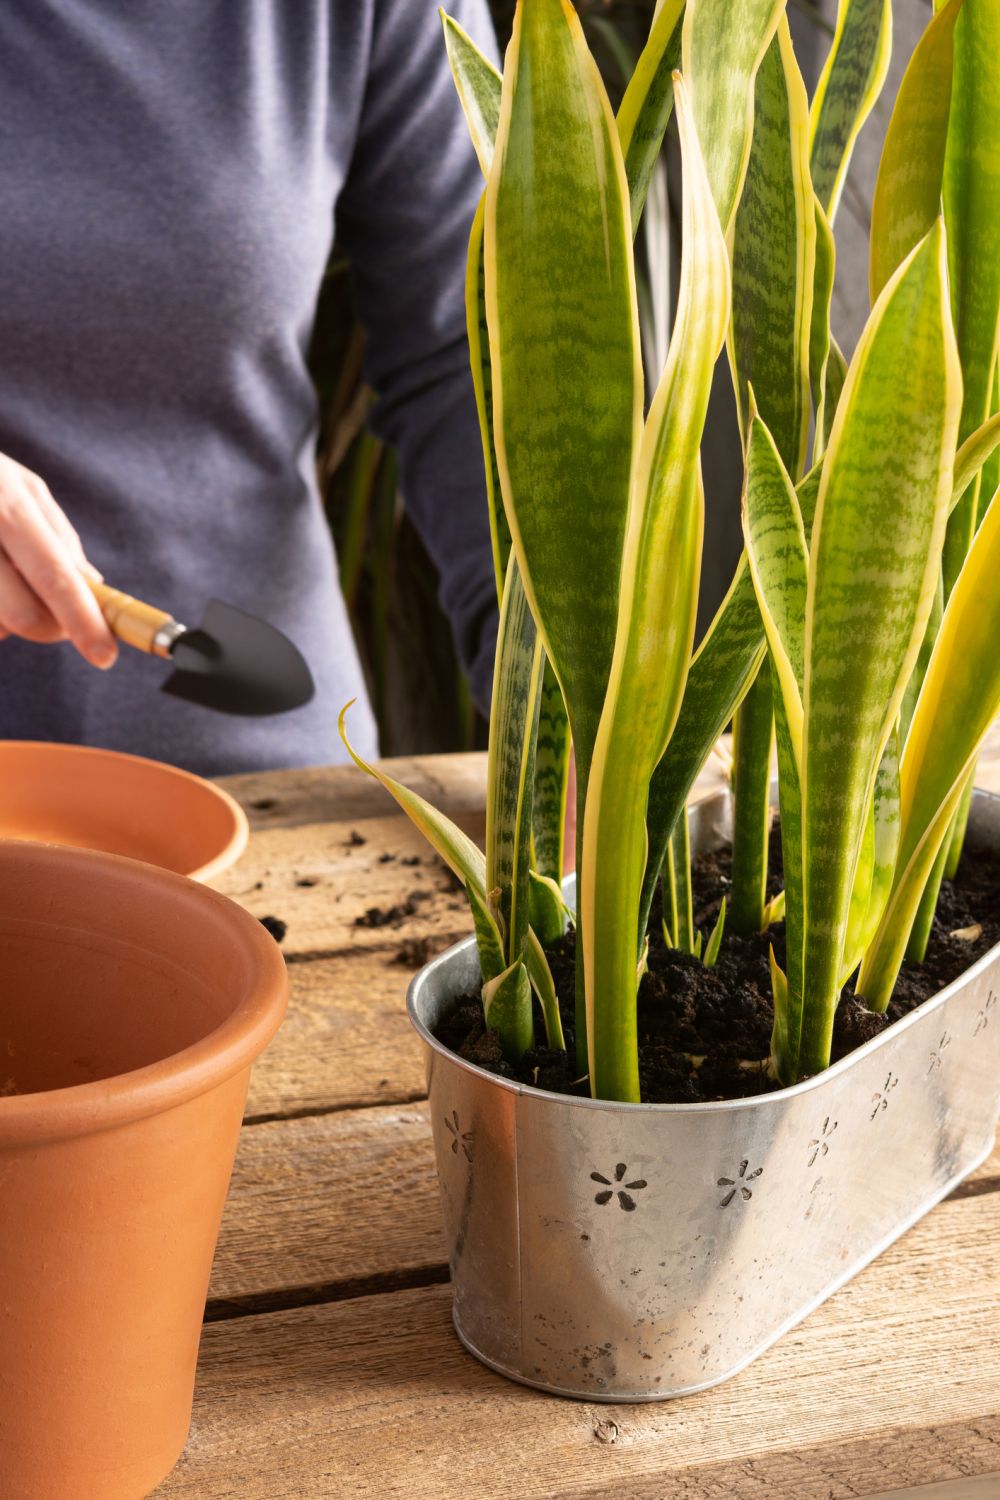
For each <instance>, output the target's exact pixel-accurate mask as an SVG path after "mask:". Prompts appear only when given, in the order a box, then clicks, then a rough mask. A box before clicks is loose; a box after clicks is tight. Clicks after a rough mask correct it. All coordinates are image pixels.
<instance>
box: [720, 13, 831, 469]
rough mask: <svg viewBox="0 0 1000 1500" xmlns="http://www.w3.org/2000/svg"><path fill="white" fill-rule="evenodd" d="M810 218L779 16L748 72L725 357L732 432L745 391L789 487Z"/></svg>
mask: <svg viewBox="0 0 1000 1500" xmlns="http://www.w3.org/2000/svg"><path fill="white" fill-rule="evenodd" d="M815 274H816V215H815V209H814V200H813V191H812V184H811V182H810V178H809V103H808V99H807V97H806V88H805V84H804V83H803V81H802V75H801V74H800V72H799V69H798V64H797V63H796V61H795V53H794V50H793V48H792V38H791V33H790V32H789V29H788V22H787V20H786V19H785V18H784V17H783V18H782V20H781V24H780V25H779V27H778V30H777V32H776V34H775V37H774V40H773V41H772V43H771V45H770V47H769V48H768V50H767V52H766V53H765V55H764V59H763V61H762V63H761V65H760V68H759V70H758V73H757V83H756V105H755V112H754V124H753V143H752V147H751V151H750V160H749V164H748V167H747V174H746V182H745V185H744V188H743V194H742V197H741V198H740V202H739V207H738V209H737V211H736V218H735V220H734V224H733V318H732V325H731V328H730V335H729V353H730V361H731V363H732V368H733V383H734V386H735V388H736V399H737V410H738V412H739V414H740V430H741V431H742V432H743V434H744V439H745V435H746V429H747V423H748V421H749V408H750V399H749V389H750V387H751V386H752V387H753V391H754V395H755V397H756V400H757V406H758V410H759V411H760V414H761V416H762V417H763V419H764V421H765V422H766V423H767V426H768V429H769V430H770V432H771V435H772V437H773V438H774V441H775V443H776V444H777V448H778V452H779V453H780V454H781V458H782V462H783V463H784V465H785V468H786V469H787V470H788V472H789V474H791V475H792V477H793V479H798V478H799V477H800V476H801V474H802V472H803V470H804V467H805V462H806V444H807V441H808V438H809V418H810V389H809V353H810V327H811V322H812V302H813V283H814V280H815Z"/></svg>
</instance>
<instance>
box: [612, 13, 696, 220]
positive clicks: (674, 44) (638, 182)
mask: <svg viewBox="0 0 1000 1500" xmlns="http://www.w3.org/2000/svg"><path fill="white" fill-rule="evenodd" d="M683 16H684V0H665V3H664V4H663V5H662V6H661V7H660V8H659V9H658V11H657V13H656V17H655V19H654V21H653V24H652V26H651V27H650V31H649V39H648V40H647V42H646V45H645V47H644V48H643V49H642V52H641V53H640V55H639V61H638V62H637V63H636V66H635V71H634V72H633V74H632V77H631V79H630V80H629V85H628V88H627V89H626V90H625V94H624V97H623V99H622V102H621V106H620V108H619V110H618V137H619V139H620V141H621V146H622V154H623V156H624V157H625V174H626V176H627V178H628V184H629V194H630V200H631V210H632V233H633V234H635V232H636V230H637V229H638V228H639V220H640V219H641V218H642V210H643V208H644V207H645V203H646V194H647V193H648V192H649V184H650V180H651V178H652V176H653V169H654V168H655V166H656V163H657V160H658V158H659V155H660V147H661V146H662V144H663V137H664V135H665V134H666V130H667V125H668V124H669V122H670V116H671V114H672V113H673V108H674V84H673V74H674V70H675V69H676V68H677V67H679V65H680V60H681V26H682V22H683Z"/></svg>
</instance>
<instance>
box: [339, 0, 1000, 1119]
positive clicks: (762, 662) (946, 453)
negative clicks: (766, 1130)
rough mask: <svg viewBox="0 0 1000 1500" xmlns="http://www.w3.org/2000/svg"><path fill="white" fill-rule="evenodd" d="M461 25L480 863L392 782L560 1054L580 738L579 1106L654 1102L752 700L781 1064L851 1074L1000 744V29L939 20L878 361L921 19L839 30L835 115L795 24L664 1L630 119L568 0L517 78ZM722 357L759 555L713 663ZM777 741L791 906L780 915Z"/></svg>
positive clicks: (516, 44)
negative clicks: (866, 175) (645, 1069)
mask: <svg viewBox="0 0 1000 1500" xmlns="http://www.w3.org/2000/svg"><path fill="white" fill-rule="evenodd" d="M444 27H445V39H446V44H447V47H448V52H449V57H450V59H451V64H452V70H453V74H454V77H455V81H456V85H457V88H458V91H459V95H460V98H461V100H462V104H463V107H464V109H465V113H466V117H467V119H468V122H469V126H470V132H471V135H472V139H473V143H474V145H475V148H476V151H477V153H478V156H479V160H480V164H481V166H482V169H483V174H484V179H485V181H484V194H483V200H482V203H481V206H480V211H479V214H478V215H477V218H476V222H475V224H474V226H473V230H472V235H471V240H470V253H469V275H468V281H467V287H466V300H467V310H468V327H469V342H470V351H471V355H472V366H473V383H474V387H475V392H476V398H477V402H478V407H479V414H480V425H481V431H482V438H483V450H484V460H485V471H486V478H487V491H488V500H489V505H490V511H491V525H492V535H493V546H494V561H495V564H496V570H497V584H498V595H499V597H500V599H501V601H502V613H501V637H500V646H499V651H498V659H497V666H496V678H495V688H494V698H493V719H492V723H491V730H490V756H489V795H488V807H487V838H486V850H485V853H483V852H481V851H480V850H479V849H478V848H476V847H475V845H474V844H472V843H471V842H470V840H468V839H467V838H466V836H465V835H464V834H462V833H461V832H460V831H459V830H458V829H456V828H454V827H453V826H452V825H451V824H449V822H448V820H447V819H445V818H444V817H443V816H442V815H440V814H439V813H437V812H436V811H435V810H434V809H433V808H431V807H430V806H429V805H428V804H426V803H424V802H422V801H420V799H418V798H416V797H415V796H413V795H412V794H411V793H409V792H407V791H406V790H405V788H402V787H400V786H399V785H398V784H397V783H395V782H393V781H391V780H390V778H389V777H388V776H387V775H386V773H385V772H384V770H382V768H380V767H378V766H369V767H366V769H368V770H369V771H371V772H372V774H374V775H376V776H378V777H379V778H380V779H381V780H382V781H383V782H384V783H385V784H386V786H387V787H388V789H389V790H390V791H391V792H392V794H393V795H394V796H395V797H396V798H397V800H398V801H399V802H400V803H401V805H402V806H403V807H404V808H405V809H406V811H407V812H408V813H409V814H410V815H411V816H412V817H413V818H414V819H415V821H416V822H417V823H418V824H419V826H420V827H421V828H422V829H423V830H424V832H425V833H426V834H427V835H428V837H429V838H430V839H431V841H432V842H433V843H434V845H435V847H436V848H437V850H438V852H439V853H440V854H441V856H442V857H443V858H444V859H445V860H446V861H447V862H448V863H449V864H450V865H451V866H452V868H453V869H454V870H455V871H456V873H457V874H458V875H459V877H460V878H461V880H462V881H463V883H464V884H465V886H466V889H467V891H468V894H469V899H470V903H471V906H472V910H473V915H474V920H475V927H476V934H477V939H478V943H479V952H480V958H481V962H482V971H483V1000H484V1006H485V1009H486V1016H487V1020H488V1022H489V1024H490V1025H491V1026H493V1027H494V1029H495V1030H496V1031H497V1032H498V1033H499V1035H500V1037H501V1040H502V1043H503V1046H504V1049H505V1052H506V1053H507V1055H508V1057H509V1058H510V1059H511V1060H515V1061H516V1060H517V1059H518V1058H519V1057H520V1056H521V1055H523V1052H524V1051H525V1050H526V1049H527V1048H528V1047H529V1046H531V1045H532V1043H533V1041H536V1040H539V1038H536V1037H535V1036H534V1031H533V1019H532V1018H533V1015H535V1014H540V1015H541V1017H542V1018H543V1022H544V1027H545V1032H546V1038H545V1039H546V1040H547V1041H548V1043H549V1045H551V1046H560V1045H562V1033H561V1029H560V1021H559V1009H558V1006H557V1004H556V999H555V994H554V990H553V987H552V981H551V976H550V974H549V971H548V966H547V963H546V959H545V944H546V943H548V942H551V941H552V939H553V938H555V937H558V936H559V935H560V933H561V931H562V927H563V923H564V921H565V919H566V914H565V911H564V908H563V907H562V903H561V899H560V894H559V888H558V883H557V882H558V875H559V873H560V864H561V854H562V842H561V839H562V814H563V809H564V803H565V792H566V766H567V747H568V744H569V739H570V736H571V737H572V742H573V745H574V747H575V755H576V766H577V829H578V843H577V878H578V896H579V900H578V913H577V918H576V920H577V924H578V930H577V943H576V952H577V968H578V986H577V989H578V1005H577V1013H576V1023H577V1025H576V1039H577V1053H578V1061H579V1064H580V1073H581V1076H582V1075H583V1074H584V1073H585V1074H586V1075H587V1077H588V1078H589V1082H590V1088H591V1092H592V1093H593V1095H594V1096H595V1097H599V1098H609V1099H619V1100H623V1101H627V1102H634V1101H637V1100H638V1099H639V1097H640V1094H639V1058H638V1038H637V1024H636V1010H637V1001H636V996H637V987H638V983H639V977H640V974H641V971H642V967H643V964H644V962H645V953H646V945H647V930H648V924H649V920H650V909H651V905H652V901H653V896H654V894H655V890H656V885H657V882H658V880H659V879H660V877H661V873H662V874H663V876H664V890H665V930H666V931H667V933H668V937H669V938H670V940H671V941H674V942H676V943H677V944H678V945H679V946H685V947H686V948H687V949H688V951H692V952H694V951H696V949H697V946H698V944H697V939H696V935H695V934H694V930H693V924H692V922H691V920H690V914H689V911H688V908H687V903H686V900H685V899H684V896H683V885H682V882H683V880H684V877H685V871H684V866H685V864H686V854H685V849H686V841H685V839H684V837H683V832H684V830H685V828H686V822H685V818H686V813H685V805H686V800H687V797H688V795H689V793H690V790H691V787H692V786H693V784H694V782H695V780H696V778H697V776H698V774H699V771H700V770H701V768H702V767H703V765H704V763H705V761H706V759H707V757H708V755H709V753H710V752H711V750H712V747H713V746H714V744H715V742H716V740H717V738H718V736H719V734H720V733H721V732H722V731H723V730H724V729H725V727H726V726H727V724H728V723H729V722H730V721H731V720H732V718H733V715H734V714H735V713H737V712H738V711H739V710H740V708H741V705H743V706H744V707H743V716H742V719H741V720H740V721H739V723H738V732H737V761H738V762H740V763H741V765H742V769H741V771H740V773H739V774H740V775H742V776H743V783H744V788H745V789H746V788H750V789H751V790H752V795H751V791H745V797H744V806H745V808H746V809H748V810H747V811H746V814H745V816H746V827H745V829H744V832H745V833H747V838H746V840H745V847H744V849H743V851H742V853H741V854H740V859H741V860H742V862H743V865H744V867H745V869H746V872H747V874H746V880H745V883H744V892H743V893H744V894H745V895H746V897H747V899H746V900H745V901H743V900H740V901H738V903H737V908H738V909H737V912H736V917H737V919H738V924H739V925H742V926H743V927H744V928H745V927H746V926H747V925H748V924H749V925H750V926H755V927H758V928H759V927H762V926H764V925H766V923H767V922H768V921H774V920H777V919H778V917H779V916H780V915H783V916H784V920H785V924H786V927H785V931H786V945H785V951H786V958H785V963H784V967H783V968H782V967H781V966H779V964H778V962H777V961H776V959H774V957H773V956H772V965H771V969H772V981H773V993H774V1008H775V1023H774V1035H773V1041H772V1052H771V1058H770V1068H771V1072H772V1076H773V1077H774V1078H775V1079H776V1080H777V1081H779V1082H781V1083H784V1084H790V1083H794V1082H796V1081H797V1080H798V1079H799V1078H801V1077H803V1076H807V1075H809V1074H811V1073H815V1072H817V1071H818V1070H820V1069H822V1068H824V1067H825V1066H827V1064H828V1063H829V1059H830V1048H831V1037H832V1030H833V1018H834V1012H835V1010H836V1006H837V1003H838V1000H839V997H840V994H841V991H842V989H843V987H844V985H845V984H849V983H852V982H853V985H854V988H855V990H856V993H857V994H858V995H859V996H860V997H861V998H862V999H863V1000H864V1001H865V1002H866V1003H867V1004H868V1005H870V1006H871V1007H872V1008H874V1009H877V1010H882V1009H884V1008H885V1006H886V1005H887V1004H888V1001H889V998H890V996H891V994H892V990H893V986H894V984H895V981H896V977H897V974H898V971H899V966H900V964H901V962H902V959H903V956H904V953H905V951H906V949H907V945H908V944H909V943H910V941H911V934H912V933H913V932H914V930H915V927H916V928H919V925H920V921H921V912H922V910H923V909H924V908H926V906H927V904H928V901H929V900H931V901H932V900H933V897H934V896H936V889H937V887H936V884H935V880H936V878H937V874H938V873H939V872H940V870H941V869H942V868H943V863H944V859H945V857H946V856H947V854H948V852H949V849H950V847H951V844H952V843H953V841H954V840H955V839H956V837H957V835H956V832H955V829H956V826H957V825H958V824H959V823H960V818H961V809H962V805H963V798H964V796H965V791H966V787H967V785H968V782H969V778H970V775H971V773H972V769H973V767H974V764H975V757H976V754H977V751H978V748H979V746H980V744H981V742H982V739H983V737H984V735H985V733H986V731H987V728H988V726H989V724H990V722H991V721H992V719H993V717H994V716H995V714H996V713H997V712H998V711H1000V657H998V655H997V653H996V650H995V646H994V641H995V639H996V633H997V630H998V628H1000V588H998V587H997V585H996V579H997V577H998V576H1000V498H994V497H992V496H991V495H989V494H988V493H981V491H982V488H983V485H982V480H981V476H982V475H983V474H989V473H991V471H995V458H994V456H995V454H996V453H997V451H998V450H1000V416H998V415H997V414H996V412H995V404H996V397H997V351H998V329H1000V269H998V267H1000V254H998V253H997V249H998V245H1000V157H998V156H997V153H996V151H995V150H993V149H992V148H991V147H990V144H989V143H990V142H992V141H995V140H996V139H997V136H998V134H1000V79H998V77H997V74H996V70H995V67H994V59H995V56H996V55H997V52H998V50H1000V3H998V0H947V3H946V4H944V5H939V6H938V9H937V12H936V14H935V16H934V17H933V19H932V20H931V21H930V23H929V25H928V27H927V30H926V33H925V35H924V37H923V39H922V40H921V42H920V44H919V46H918V47H917V49H916V52H915V53H914V56H913V58H912V60H911V62H910V65H909V68H908V70H907V73H906V76H905V78H904V81H903V85H902V88H901V90H900V93H899V96H898V100H897V103H896V106H895V110H894V112H893V115H892V120H891V123H890V127H889V132H888V136H887V140H886V145H885V150H884V154H883V158H882V164H881V168H880V173H879V180H878V188H877V192H876V199H875V209H874V214H873V226H872V242H871V290H872V301H873V306H872V311H871V315H870V317H869V320H868V323H867V326H866V328H865V330H864V333H863V336H862V338H861V340H860V343H859V344H858V347H857V349H856V350H855V351H854V354H853V356H852V358H851V359H850V360H847V359H845V357H844V355H843V354H842V353H841V351H840V348H839V346H838V344H837V341H836V338H835V336H834V334H833V331H832V329H831V326H830V307H831V292H832V286H833V279H834V266H835V237H834V227H833V226H834V221H835V214H836V210H837V206H838V202H839V200H840V197H841V192H842V189H843V183H844V178H845V173H846V170H847V165H848V162H849V158H850V154H851V151H852V149H853V146H854V143H855V141H856V139H857V137H858V134H859V131H860V130H861V128H862V126H863V124H864V121H865V119H866V117H867V115H868V113H869V112H870V111H871V109H872V107H873V105H874V103H875V100H876V98H877V96H878V93H879V90H880V88H881V85H882V82H883V81H884V78H885V74H886V69H887V64H888V55H889V47H890V39H891V12H890V8H889V4H888V0H840V5H839V12H838V20H837V26H836V29H835V34H834V36H833V39H832V44H831V49H830V54H829V57H828V59H827V63H826V66H825V68H824V70H823V73H822V75H821V78H820V83H819V85H818V88H817V91H816V94H815V96H814V98H813V99H812V100H811V101H810V100H809V98H808V96H807V91H806V87H805V84H804V82H803V80H802V76H801V73H800V71H799V68H798V64H797V61H796V58H795V52H794V48H793V46H792V42H791V35H790V32H789V28H788V21H787V17H786V15H785V5H784V3H783V0H746V3H745V4H743V5H740V6H734V5H732V3H731V0H687V3H686V4H684V3H683V0H660V4H659V5H658V6H657V8H656V12H655V15H654V17H653V20H652V24H651V27H650V32H649V38H648V41H647V43H646V46H645V49H644V51H643V52H642V54H641V56H640V58H639V61H638V63H637V65H636V69H635V73H634V75H633V78H632V81H631V83H630V84H629V86H628V88H627V90H626V92H625V95H624V98H623V100H622V103H621V106H620V109H619V111H618V114H617V117H616V116H615V115H614V114H613V112H612V110H611V107H610V104H609V102H608V99H607V96H606V94H605V91H604V88H603V85H602V83H601V80H600V77H599V74H598V71H597V68H596V66H595V64H594V61H593V59H592V57H591V55H590V53H589V51H588V48H587V44H586V40H585V37H584V34H583V31H582V30H581V27H580V24H579V20H578V18H577V16H576V13H575V11H574V9H573V7H572V5H570V4H569V3H568V0H520V3H519V5H518V8H517V12H516V16H515V20H514V27H513V34H512V38H511V42H510V46H509V48H508V51H507V56H506V61H505V66H504V70H503V75H502V77H501V76H500V75H499V74H498V73H497V72H496V71H495V70H494V68H493V67H492V66H491V64H490V63H489V62H488V61H486V60H485V59H484V58H483V57H482V56H481V55H480V54H479V53H478V52H477V51H476V49H475V47H474V46H473V44H472V42H471V41H470V40H469V38H468V37H467V36H465V34H464V33H463V32H462V31H461V29H460V28H459V27H458V26H457V25H456V24H455V23H454V22H453V21H451V20H449V19H447V18H445V21H444ZM668 127H669V128H671V129H673V130H675V131H676V134H677V137H678V140H679V144H680V153H681V159H682V170H683V195H682V260H681V267H680V285H679V291H678V295H677V300H676V311H675V315H674V321H673V329H672V333H671V336H670V342H669V349H668V352H667V356H666V359H665V361H664V363H663V366H662V370H661V371H660V372H659V373H658V376H657V379H656V380H655V382H648V381H647V379H646V376H645V373H644V364H643V357H642V350H641V348H640V331H639V329H640V323H639V315H638V308H637V297H636V276H635V252H634V236H635V234H636V231H637V229H638V227H639V224H640V222H641V219H642V213H643V207H644V202H645V194H646V191H647V188H648V184H649V182H650V180H651V177H652V174H653V172H654V170H655V168H656V166H657V163H658V161H659V159H660V155H661V150H662V145H663V140H664V136H665V133H666V132H667V129H668ZM723 348H726V349H727V351H728V362H729V366H730V369H731V372H732V379H733V388H734V393H735V398H736V404H737V410H738V413H739V417H740V426H741V432H742V438H743V443H744V450H745V469H744V476H745V477H744V504H743V531H744V542H745V550H744V553H743V556H742V558H741V560H740V564H739V567H738V569H737V572H736V574H735V576H734V579H733V582H732V586H731V588H730V590H729V592H728V594H727V596H726V598H725V599H724V601H723V603H722V605H721V606H720V608H719V611H718V613H717V615H716V617H715V619H714V621H713V622H712V624H711V626H710V627H709V629H708V631H707V632H706V634H705V636H704V638H703V639H702V640H701V642H700V643H699V644H698V645H697V648H696V649H695V648H694V640H693V634H694V618H695V606H696V601H697V583H698V574H699V564H700V554H701V546H702V528H703V517H704V497H703V491H702V480H701V466H700V458H699V451H700V446H701V442H702V437H703V430H704V425H705V420H706V411H707V405H708V395H709V388H710V384H711V380H712V374H713V369H714V367H715V364H716V361H717V359H718V357H719V355H720V353H721V351H722V350H723ZM748 694H751V697H749V698H748ZM772 724H773V734H774V741H775V743H776V748H777V761H778V771H779V802H780V811H781V835H782V845H783V863H784V874H785V889H784V892H783V896H782V897H781V899H780V900H775V901H772V902H771V903H768V904H767V905H765V904H764V885H763V878H762V861H763V859H764V849H763V838H764V836H766V827H767V822H766V820H767V818H768V816H769V807H768V802H769V799H768V796H767V789H768V779H769V761H770V754H771V747H772ZM929 892H930V893H931V894H930V896H929V895H928V893H929ZM721 939H722V932H721V924H720V928H719V930H718V931H717V933H716V934H713V937H712V942H711V944H710V949H711V953H710V955H709V954H707V955H706V957H709V956H710V958H711V959H712V960H713V961H714V959H715V957H716V955H717V953H718V949H719V943H720V941H721ZM535 1000H537V1002H538V1007H540V1008H536V1005H535Z"/></svg>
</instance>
